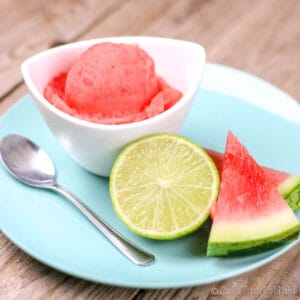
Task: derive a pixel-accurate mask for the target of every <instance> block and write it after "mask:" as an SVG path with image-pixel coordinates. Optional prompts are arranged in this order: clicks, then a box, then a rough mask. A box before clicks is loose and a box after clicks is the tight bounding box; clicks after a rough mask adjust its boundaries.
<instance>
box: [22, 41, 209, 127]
mask: <svg viewBox="0 0 300 300" xmlns="http://www.w3.org/2000/svg"><path fill="white" fill-rule="evenodd" d="M141 40H146V41H156V42H168V43H174V44H185V45H187V46H189V47H194V48H198V50H199V54H200V57H202V66H201V67H202V68H200V69H199V72H200V76H199V80H198V81H197V82H196V84H195V85H194V86H191V87H190V88H189V89H188V90H187V91H186V92H185V93H184V95H183V96H182V98H181V99H180V100H179V101H178V102H177V103H175V104H174V105H173V106H172V107H170V108H169V109H167V110H165V111H163V112H161V113H159V114H157V115H155V116H153V117H150V118H148V119H144V120H140V121H136V122H130V123H124V124H102V123H96V122H90V121H86V120H83V119H80V118H77V117H74V116H71V115H69V114H68V113H65V112H63V111H61V110H60V109H58V108H57V107H55V106H54V105H52V104H51V103H50V102H49V101H48V100H46V99H45V98H44V96H43V95H42V94H41V93H40V92H39V91H38V90H37V88H36V87H35V85H34V84H33V82H32V80H31V76H30V75H29V71H28V66H29V65H30V64H32V63H34V61H35V60H37V59H39V58H40V56H46V55H47V54H49V53H51V52H57V51H60V50H61V49H64V48H77V47H79V48H80V47H87V46H92V45H94V44H96V43H101V42H106V41H111V42H115V43H117V42H124V43H125V42H126V43H130V41H132V42H135V43H137V44H138V41H140V42H141ZM205 63H206V53H205V49H204V47H203V46H202V45H200V44H198V43H195V42H191V41H187V40H181V39H174V38H163V37H155V36H112V37H103V38H96V39H88V40H83V41H77V42H72V43H67V44H64V45H60V46H57V47H53V48H50V49H47V50H44V51H42V52H39V53H37V54H34V55H33V56H31V57H29V58H28V59H26V60H25V61H24V62H23V63H22V64H21V72H22V75H23V79H24V81H25V83H26V85H27V87H28V90H29V91H30V92H31V93H32V94H33V96H34V97H35V98H36V99H37V100H38V101H39V102H40V103H41V104H42V105H43V106H45V107H46V108H47V109H48V110H50V111H51V112H52V113H54V114H56V115H57V116H59V117H60V118H62V119H65V120H66V121H68V122H70V123H73V124H76V125H79V126H84V127H87V128H93V129H102V130H120V129H121V130H127V129H132V128H136V127H142V126H148V125H150V124H151V123H153V122H159V121H160V120H162V119H164V118H167V117H168V116H169V115H170V114H172V113H173V112H174V111H175V110H179V109H181V107H182V106H184V104H185V102H186V101H187V100H188V99H189V98H190V97H192V95H193V94H194V93H196V91H197V89H198V87H199V85H200V82H201V79H202V77H203V73H204V67H205Z"/></svg>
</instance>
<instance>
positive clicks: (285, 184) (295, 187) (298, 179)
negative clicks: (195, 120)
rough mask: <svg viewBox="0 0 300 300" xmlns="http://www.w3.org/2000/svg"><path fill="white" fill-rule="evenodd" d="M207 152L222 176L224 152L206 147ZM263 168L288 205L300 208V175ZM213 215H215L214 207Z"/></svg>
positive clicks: (295, 208) (294, 208)
mask: <svg viewBox="0 0 300 300" xmlns="http://www.w3.org/2000/svg"><path fill="white" fill-rule="evenodd" d="M206 152H207V153H208V155H209V156H210V157H211V158H212V159H213V161H214V163H215V165H216V167H217V169H218V172H219V174H220V177H221V174H222V168H223V158H224V154H222V153H220V152H216V151H213V150H209V149H206ZM262 168H263V170H264V172H265V173H266V175H267V177H269V179H270V180H271V181H272V182H273V184H275V185H276V187H277V189H278V191H279V192H280V194H281V196H282V197H283V198H284V199H285V200H286V202H287V203H288V205H289V206H290V207H291V208H292V209H293V210H297V209H298V208H300V176H296V175H293V174H289V173H287V172H284V171H278V170H274V169H271V168H267V167H262ZM211 216H213V209H212V214H211Z"/></svg>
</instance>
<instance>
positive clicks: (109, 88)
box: [44, 42, 182, 124]
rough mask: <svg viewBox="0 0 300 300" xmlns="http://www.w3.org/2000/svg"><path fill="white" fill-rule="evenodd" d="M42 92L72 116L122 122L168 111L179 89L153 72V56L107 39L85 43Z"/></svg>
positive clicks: (178, 96) (110, 122)
mask: <svg viewBox="0 0 300 300" xmlns="http://www.w3.org/2000/svg"><path fill="white" fill-rule="evenodd" d="M44 96H45V98H46V99H47V100H48V101H49V102H50V103H52V104H53V105H54V106H56V107H57V108H58V109H60V110H62V111H64V112H66V113H68V114H70V115H72V116H74V117H77V118H80V119H83V120H86V121H90V122H96V123H102V124H124V123H131V122H136V121H140V120H144V119H148V118H150V117H153V116H155V115H157V114H159V113H161V112H163V111H165V110H167V109H168V108H170V107H171V106H172V105H174V104H175V103H176V102H177V101H178V100H179V99H180V98H181V97H182V93H181V92H180V91H178V90H177V89H175V88H173V87H171V86H170V85H168V84H167V82H166V81H165V80H164V79H162V78H161V77H159V76H157V75H156V72H155V64H154V61H153V59H152V58H151V57H150V56H149V55H148V54H147V53H146V52H145V51H144V50H143V49H141V48H140V47H138V46H137V45H127V44H115V43H108V42H107V43H100V44H96V45H94V46H92V47H90V48H89V49H88V50H87V51H85V52H84V53H83V54H82V55H81V57H80V58H79V59H78V60H77V61H76V62H75V64H74V65H73V66H72V67H71V68H70V70H69V71H68V72H62V73H60V74H58V75H57V76H55V77H54V78H52V79H51V80H50V82H49V83H48V85H47V86H46V88H45V91H44Z"/></svg>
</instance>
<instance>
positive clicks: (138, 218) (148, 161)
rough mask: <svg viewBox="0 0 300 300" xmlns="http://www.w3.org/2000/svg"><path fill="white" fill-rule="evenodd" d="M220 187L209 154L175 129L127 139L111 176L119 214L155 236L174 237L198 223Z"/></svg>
mask: <svg viewBox="0 0 300 300" xmlns="http://www.w3.org/2000/svg"><path fill="white" fill-rule="evenodd" d="M218 190H219V177H218V172H217V169H216V167H215V165H214V163H213V161H212V160H211V158H210V157H209V156H208V155H207V154H206V152H205V151H204V150H203V149H202V148H201V147H199V146H198V145H196V144H194V143H193V142H191V141H189V140H188V139H186V138H183V137H181V136H179V135H175V134H165V133H161V134H154V135H150V136H147V137H143V138H140V139H138V140H136V141H134V142H132V143H130V144H129V145H128V146H126V147H125V148H124V150H123V151H122V152H121V154H120V155H119V157H118V159H117V160H116V162H115V164H114V166H113V169H112V173H111V177H110V193H111V198H112V202H113V206H114V209H115V211H116V213H117V214H118V216H119V217H120V218H121V220H122V221H123V222H124V223H125V224H126V225H127V226H128V227H129V228H130V229H131V230H132V231H134V232H135V233H137V234H140V235H142V236H145V237H149V238H154V239H173V238H177V237H180V236H183V235H186V234H188V233H190V232H192V231H194V230H196V229H197V228H199V227H200V225H201V224H202V223H203V222H204V221H205V220H206V218H207V217H208V215H209V210H210V207H211V205H212V203H213V202H214V201H215V200H216V198H217V195H218Z"/></svg>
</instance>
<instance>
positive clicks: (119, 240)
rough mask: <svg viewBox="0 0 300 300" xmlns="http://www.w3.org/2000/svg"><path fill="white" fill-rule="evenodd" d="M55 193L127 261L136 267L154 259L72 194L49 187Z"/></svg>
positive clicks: (65, 190) (61, 188)
mask: <svg viewBox="0 0 300 300" xmlns="http://www.w3.org/2000/svg"><path fill="white" fill-rule="evenodd" d="M50 188H51V189H53V190H55V191H56V192H58V193H60V194H61V195H63V196H64V197H65V198H67V199H68V200H70V201H71V202H72V203H73V204H74V205H75V206H76V207H77V208H78V209H79V210H80V211H81V212H82V213H83V214H84V215H85V216H86V217H87V218H88V219H89V220H90V221H91V222H92V223H93V224H94V225H95V226H96V227H97V228H98V229H99V230H100V231H101V232H102V233H103V235H104V236H105V237H106V238H107V239H108V240H110V241H111V242H112V243H113V244H114V245H115V246H116V247H117V249H119V250H120V251H121V252H122V253H123V254H124V255H125V256H126V257H127V258H128V259H130V260H131V261H132V262H133V263H135V264H137V265H143V266H144V265H148V264H150V263H151V262H152V261H153V260H154V259H155V258H154V256H153V255H152V254H150V253H147V252H145V251H144V250H143V249H141V248H139V247H138V246H136V245H134V244H133V243H132V242H130V241H129V240H127V239H126V238H124V237H123V236H121V234H120V233H119V232H117V231H116V230H115V229H113V228H112V227H111V226H110V225H108V224H107V223H106V222H104V221H103V220H102V219H100V217H98V216H96V215H95V214H94V213H93V212H92V211H91V210H90V209H89V208H88V207H87V206H86V205H85V204H83V203H82V202H81V201H80V200H79V199H78V198H77V197H76V196H75V195H74V194H73V193H72V192H70V191H69V190H67V189H66V188H64V187H62V186H60V185H58V184H55V185H53V186H51V187H50Z"/></svg>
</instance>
